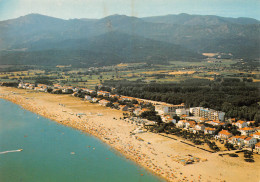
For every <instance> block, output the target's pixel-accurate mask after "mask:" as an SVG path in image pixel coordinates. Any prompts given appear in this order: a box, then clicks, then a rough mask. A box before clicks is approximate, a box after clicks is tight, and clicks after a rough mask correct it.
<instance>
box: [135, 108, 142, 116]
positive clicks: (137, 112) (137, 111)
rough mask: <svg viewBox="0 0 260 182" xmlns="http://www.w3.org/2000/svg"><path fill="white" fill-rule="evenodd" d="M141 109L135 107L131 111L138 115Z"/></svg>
mask: <svg viewBox="0 0 260 182" xmlns="http://www.w3.org/2000/svg"><path fill="white" fill-rule="evenodd" d="M141 111H142V109H141V108H136V109H135V110H134V111H133V113H134V114H135V115H137V116H138V115H140V113H141Z"/></svg>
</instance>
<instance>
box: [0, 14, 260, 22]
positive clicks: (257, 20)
mask: <svg viewBox="0 0 260 182" xmlns="http://www.w3.org/2000/svg"><path fill="white" fill-rule="evenodd" d="M182 14H185V15H190V16H216V17H222V18H234V19H239V18H248V19H254V20H257V21H260V19H257V18H252V17H245V16H240V17H231V16H222V15H215V14H212V15H210V14H189V13H178V14H165V15H154V16H131V15H126V14H117V13H114V14H110V15H107V16H103V17H100V18H87V17H82V18H60V17H55V16H51V15H46V14H41V13H28V14H25V15H21V16H18V17H15V18H8V19H3V20H0V22H1V21H8V20H14V19H18V18H21V17H25V16H28V15H41V16H46V17H51V18H57V19H61V20H75V19H78V20H82V19H88V20H100V19H103V18H106V17H110V16H116V15H117V16H127V17H134V18H152V17H163V16H171V15H175V16H179V15H182Z"/></svg>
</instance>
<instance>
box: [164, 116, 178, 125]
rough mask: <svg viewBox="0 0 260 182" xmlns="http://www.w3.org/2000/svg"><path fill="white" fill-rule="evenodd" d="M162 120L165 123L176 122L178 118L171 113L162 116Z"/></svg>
mask: <svg viewBox="0 0 260 182" xmlns="http://www.w3.org/2000/svg"><path fill="white" fill-rule="evenodd" d="M161 118H162V121H163V122H165V123H174V124H176V119H173V118H172V117H171V116H170V115H166V116H162V117H161Z"/></svg>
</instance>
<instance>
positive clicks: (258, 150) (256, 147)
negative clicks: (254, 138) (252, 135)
mask: <svg viewBox="0 0 260 182" xmlns="http://www.w3.org/2000/svg"><path fill="white" fill-rule="evenodd" d="M255 152H256V153H258V154H260V142H258V143H257V144H255Z"/></svg>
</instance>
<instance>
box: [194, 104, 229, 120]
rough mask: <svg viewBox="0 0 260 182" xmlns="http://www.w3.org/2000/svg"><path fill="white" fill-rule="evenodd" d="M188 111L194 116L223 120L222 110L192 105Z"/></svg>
mask: <svg viewBox="0 0 260 182" xmlns="http://www.w3.org/2000/svg"><path fill="white" fill-rule="evenodd" d="M190 113H192V114H193V115H194V116H196V117H203V118H205V119H208V120H219V121H224V119H225V118H224V117H225V113H224V112H222V111H215V110H213V109H209V108H203V107H192V108H190Z"/></svg>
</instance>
